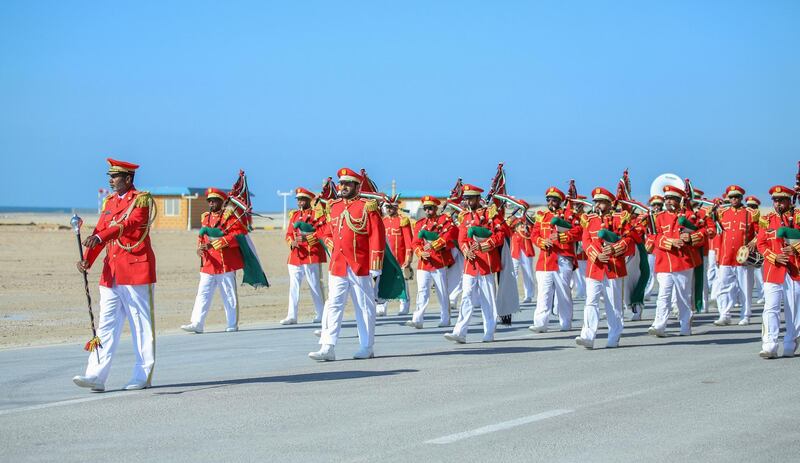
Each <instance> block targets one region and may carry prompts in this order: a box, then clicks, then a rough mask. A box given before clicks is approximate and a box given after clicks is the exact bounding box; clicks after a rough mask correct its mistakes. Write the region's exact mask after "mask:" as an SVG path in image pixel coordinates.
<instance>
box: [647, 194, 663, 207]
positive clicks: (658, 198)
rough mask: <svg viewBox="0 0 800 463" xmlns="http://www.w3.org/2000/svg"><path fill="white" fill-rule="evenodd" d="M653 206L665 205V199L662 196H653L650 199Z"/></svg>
mask: <svg viewBox="0 0 800 463" xmlns="http://www.w3.org/2000/svg"><path fill="white" fill-rule="evenodd" d="M653 204H664V197H663V196H661V195H653V196H651V197H650V205H651V206H652V205H653Z"/></svg>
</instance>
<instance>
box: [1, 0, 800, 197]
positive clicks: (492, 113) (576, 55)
mask: <svg viewBox="0 0 800 463" xmlns="http://www.w3.org/2000/svg"><path fill="white" fill-rule="evenodd" d="M797 24H800V2H797V1H791V0H789V1H734V0H727V1H702V2H700V1H669V2H664V1H652V2H649V1H645V0H640V1H623V0H615V1H599V0H596V1H530V2H515V1H500V2H485V1H474V2H470V1H453V2H445V1H441V2H430V1H419V2H415V1H404V2H380V1H378V2H376V1H362V2H348V1H339V2H332V1H319V2H316V1H303V2H280V3H279V2H266V1H257V2H243V1H231V2H211V1H208V2H203V1H191V2H175V1H158V2H157V1H143V2H80V1H71V2H63V1H53V2H47V1H35V2H31V1H11V0H6V1H4V2H1V3H0V155H2V158H3V159H4V167H5V168H4V169H2V170H0V195H2V198H3V199H2V200H0V205H6V206H23V205H29V206H75V207H78V206H89V207H91V206H92V205H93V204H94V203H95V195H96V191H97V188H98V187H101V186H104V184H105V177H104V172H105V170H104V169H105V163H104V159H105V158H106V157H107V156H112V157H118V158H121V159H125V160H130V161H133V162H138V163H140V164H142V169H141V171H140V174H139V175H138V176H137V184H138V185H139V186H140V187H143V186H168V185H169V186H205V185H217V186H229V185H230V184H232V182H233V181H234V180H235V177H236V174H237V172H238V169H239V168H244V169H245V170H246V171H247V172H248V177H249V180H250V183H251V186H252V189H253V190H254V191H255V192H256V193H257V198H256V199H255V203H256V207H257V209H260V210H278V209H280V207H281V205H282V199H281V198H280V197H278V196H277V195H276V194H275V192H276V190H278V189H280V190H284V191H285V190H288V189H290V188H293V187H294V186H297V185H303V186H307V187H310V188H314V189H318V188H319V185H320V184H321V182H322V180H323V179H324V178H325V177H327V176H329V175H333V174H335V172H336V169H337V168H339V167H341V166H349V167H353V168H356V169H357V168H361V167H364V168H366V169H367V171H368V172H369V173H370V175H371V177H373V179H374V180H375V181H376V182H377V183H378V184H379V185H381V186H384V187H386V188H388V187H389V185H390V182H391V180H392V179H396V181H397V184H398V187H399V189H400V190H402V189H414V190H420V189H423V190H424V189H431V190H442V189H449V188H450V187H451V186H452V184H453V182H454V181H455V179H456V178H457V177H462V178H464V180H465V181H466V182H470V183H477V184H479V185H483V186H485V185H486V184H487V183H488V181H489V180H490V179H491V177H492V175H493V173H494V169H495V167H496V164H497V162H499V161H503V162H505V163H506V166H507V177H508V185H509V189H510V192H511V193H512V194H515V195H519V196H525V197H531V198H534V199H536V198H540V197H541V195H542V193H543V191H544V189H545V188H546V187H547V186H548V185H550V184H554V185H556V186H560V187H562V188H565V187H566V185H567V182H568V180H569V179H570V178H574V179H576V181H577V185H578V188H579V190H580V191H581V192H587V191H588V190H589V189H590V188H592V187H594V186H596V185H601V186H606V187H608V188H612V189H613V187H614V185H615V183H616V180H617V179H618V178H619V176H620V174H621V172H622V170H623V169H624V168H626V167H628V168H630V171H631V177H632V180H633V190H634V193H635V194H636V195H638V196H640V197H644V196H646V195H647V194H648V191H649V185H650V182H651V181H652V180H653V178H655V177H656V176H657V175H658V174H660V173H663V172H674V173H676V174H678V175H680V176H682V177H690V178H692V180H693V182H694V183H695V184H696V185H697V186H698V187H700V188H702V189H704V190H706V191H707V192H710V193H721V191H722V190H723V189H724V187H725V186H726V185H727V184H729V183H731V182H734V183H739V184H741V185H743V186H744V187H745V188H746V189H747V190H748V193H754V194H757V195H759V196H761V197H762V199H763V197H765V196H766V190H767V189H768V188H769V186H771V185H773V184H775V183H782V184H788V185H789V186H791V184H792V182H793V180H794V175H795V170H796V162H797V160H798V159H800V53H798V50H800V27H797Z"/></svg>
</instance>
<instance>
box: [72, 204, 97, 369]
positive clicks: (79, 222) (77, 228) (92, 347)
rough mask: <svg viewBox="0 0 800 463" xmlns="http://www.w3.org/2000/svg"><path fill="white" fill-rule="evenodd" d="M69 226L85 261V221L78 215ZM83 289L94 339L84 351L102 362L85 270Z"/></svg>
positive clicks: (87, 275) (74, 216) (79, 253)
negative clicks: (94, 354) (82, 232)
mask: <svg viewBox="0 0 800 463" xmlns="http://www.w3.org/2000/svg"><path fill="white" fill-rule="evenodd" d="M69 224H70V225H72V230H73V231H74V232H75V237H76V238H77V239H78V257H79V258H80V260H81V261H82V260H83V244H82V243H81V226H83V219H82V218H80V217H78V214H75V215H73V216H72V219H70V221H69ZM81 273H83V288H84V289H85V290H86V305H87V306H88V308H89V323H90V324H91V328H92V339H90V340H89V341H88V342H87V343H86V345H85V346H84V347H83V350H85V351H87V352H92V351H94V352H95V353H96V354H97V362H98V363H99V362H100V351H99V349H101V348H102V347H103V345H102V344H100V338H98V337H97V330H96V329H95V327H94V314H93V313H92V296H91V294H89V274H88V273H87V272H86V270H84V271H83V272H81Z"/></svg>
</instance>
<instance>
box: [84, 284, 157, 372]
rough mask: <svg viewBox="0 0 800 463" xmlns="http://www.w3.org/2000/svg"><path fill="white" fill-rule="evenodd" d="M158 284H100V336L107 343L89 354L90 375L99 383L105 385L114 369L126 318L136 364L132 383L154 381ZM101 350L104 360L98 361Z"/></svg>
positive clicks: (103, 342) (103, 343)
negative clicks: (112, 365)
mask: <svg viewBox="0 0 800 463" xmlns="http://www.w3.org/2000/svg"><path fill="white" fill-rule="evenodd" d="M154 287H155V285H116V286H114V287H112V288H106V287H105V286H101V287H100V313H99V314H98V321H97V336H98V337H99V338H100V343H101V344H102V345H103V347H102V348H100V349H99V350H98V351H96V352H90V353H89V364H88V365H87V366H86V376H96V377H97V382H99V383H102V384H105V382H106V380H107V379H108V374H109V373H110V372H111V362H112V360H113V359H114V352H115V351H116V350H117V344H119V337H120V335H121V334H122V328H123V327H124V325H125V319H126V318H127V320H128V325H129V326H130V329H131V339H132V340H133V352H134V355H135V356H136V363H135V364H134V366H133V375H132V376H131V382H143V381H146V382H147V383H150V380H151V378H152V376H153V366H154V365H155V363H156V332H155V324H154V322H153V310H154V306H153V290H154ZM98 353H99V357H100V360H99V361H98Z"/></svg>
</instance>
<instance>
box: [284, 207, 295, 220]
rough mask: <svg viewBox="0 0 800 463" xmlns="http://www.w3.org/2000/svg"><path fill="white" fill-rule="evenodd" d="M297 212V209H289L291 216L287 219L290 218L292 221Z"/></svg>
mask: <svg viewBox="0 0 800 463" xmlns="http://www.w3.org/2000/svg"><path fill="white" fill-rule="evenodd" d="M295 212H297V209H289V215H287V216H286V217H289V218H290V219H291V218H292V216H294V213H295Z"/></svg>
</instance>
